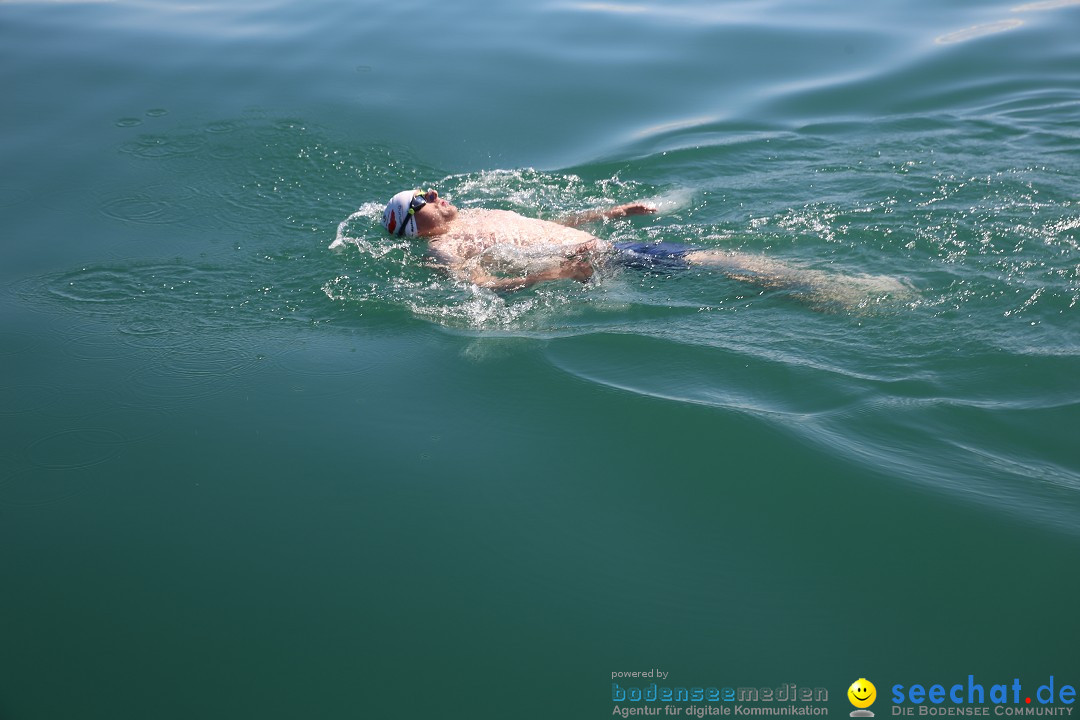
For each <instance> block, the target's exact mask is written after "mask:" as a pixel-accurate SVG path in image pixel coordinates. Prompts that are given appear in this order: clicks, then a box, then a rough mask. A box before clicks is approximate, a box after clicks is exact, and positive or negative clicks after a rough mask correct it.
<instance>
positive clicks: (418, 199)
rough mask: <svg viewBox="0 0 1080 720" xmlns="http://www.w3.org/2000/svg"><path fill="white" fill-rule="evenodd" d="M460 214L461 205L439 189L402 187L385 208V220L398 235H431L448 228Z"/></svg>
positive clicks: (387, 228) (385, 224)
mask: <svg viewBox="0 0 1080 720" xmlns="http://www.w3.org/2000/svg"><path fill="white" fill-rule="evenodd" d="M456 217H457V208H456V207H454V206H453V205H451V204H450V203H448V202H447V201H446V200H443V199H442V198H440V197H439V193H438V192H437V191H435V190H428V191H427V192H423V191H421V190H402V191H401V192H399V193H398V194H397V195H395V196H394V197H392V198H390V202H388V203H387V204H386V209H385V210H383V217H382V224H383V227H384V228H386V231H387V232H389V233H390V234H391V235H395V236H397V237H402V236H405V237H416V236H417V235H422V236H425V237H430V236H434V235H439V234H441V233H444V232H446V230H447V228H448V227H449V223H450V222H452V221H453V220H454V218H456Z"/></svg>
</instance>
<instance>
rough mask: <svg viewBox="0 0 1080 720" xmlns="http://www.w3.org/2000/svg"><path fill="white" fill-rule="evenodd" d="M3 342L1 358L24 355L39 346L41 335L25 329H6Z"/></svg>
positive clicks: (0, 348)
mask: <svg viewBox="0 0 1080 720" xmlns="http://www.w3.org/2000/svg"><path fill="white" fill-rule="evenodd" d="M3 338H4V341H3V344H0V358H4V357H12V356H14V355H22V354H23V353H25V352H29V351H30V350H33V349H34V348H35V347H37V345H38V343H39V342H40V341H41V338H40V336H38V335H35V334H34V333H29V332H26V331H25V330H5V331H4V333H3Z"/></svg>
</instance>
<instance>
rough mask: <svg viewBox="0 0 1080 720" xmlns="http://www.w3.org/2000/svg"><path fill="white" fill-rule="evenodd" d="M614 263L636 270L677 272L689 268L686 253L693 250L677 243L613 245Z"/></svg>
mask: <svg viewBox="0 0 1080 720" xmlns="http://www.w3.org/2000/svg"><path fill="white" fill-rule="evenodd" d="M615 250H616V254H615V258H616V262H618V263H619V264H620V265H623V266H625V267H632V268H637V269H638V270H677V269H680V268H684V267H687V266H689V264H690V263H688V262H687V261H686V255H687V253H690V252H693V251H694V248H691V247H687V246H686V245H679V244H678V243H652V244H650V243H641V242H617V243H615Z"/></svg>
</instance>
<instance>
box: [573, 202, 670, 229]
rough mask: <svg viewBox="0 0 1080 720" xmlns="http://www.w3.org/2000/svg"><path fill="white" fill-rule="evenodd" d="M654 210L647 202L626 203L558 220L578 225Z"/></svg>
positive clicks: (644, 213)
mask: <svg viewBox="0 0 1080 720" xmlns="http://www.w3.org/2000/svg"><path fill="white" fill-rule="evenodd" d="M654 212H656V208H655V207H653V206H652V205H646V204H645V203H627V204H625V205H617V206H615V207H613V208H610V209H608V210H590V211H589V212H583V213H578V214H577V215H571V216H569V217H565V218H562V219H561V220H559V221H558V222H559V223H560V224H562V225H568V226H570V227H577V226H578V225H584V224H585V223H591V222H596V221H597V220H611V219H614V218H621V217H627V216H629V215H648V214H649V213H654Z"/></svg>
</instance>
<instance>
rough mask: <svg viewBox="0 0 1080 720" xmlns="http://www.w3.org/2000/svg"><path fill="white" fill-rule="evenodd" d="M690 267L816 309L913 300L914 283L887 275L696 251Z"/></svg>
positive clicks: (689, 259) (688, 258) (690, 254)
mask: <svg viewBox="0 0 1080 720" xmlns="http://www.w3.org/2000/svg"><path fill="white" fill-rule="evenodd" d="M684 258H685V260H686V262H688V263H689V264H691V265H698V266H703V267H711V268H716V269H717V270H718V271H720V272H722V273H723V274H724V275H726V276H727V277H729V278H732V279H734V280H741V281H743V282H748V283H750V284H752V285H758V286H760V287H765V288H771V289H778V290H784V291H786V292H788V293H789V294H791V295H793V296H795V297H797V298H799V299H801V300H804V301H806V302H807V303H809V304H811V305H814V306H819V307H820V306H837V305H839V306H842V307H845V308H849V309H850V308H860V307H866V306H868V305H871V304H877V303H881V302H883V301H886V300H890V301H904V300H910V299H911V298H912V297H913V296H914V290H915V289H914V287H913V286H912V285H911V283H909V282H907V281H905V280H900V279H898V278H894V277H890V276H888V275H866V274H857V275H843V274H841V273H828V272H824V271H821V270H812V269H809V268H802V267H799V266H798V265H794V264H791V263H785V262H782V261H780V260H775V259H773V258H769V257H766V256H764V255H754V254H750V253H739V252H726V251H723V250H694V251H691V252H688V253H687V254H686V255H685V256H684Z"/></svg>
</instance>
